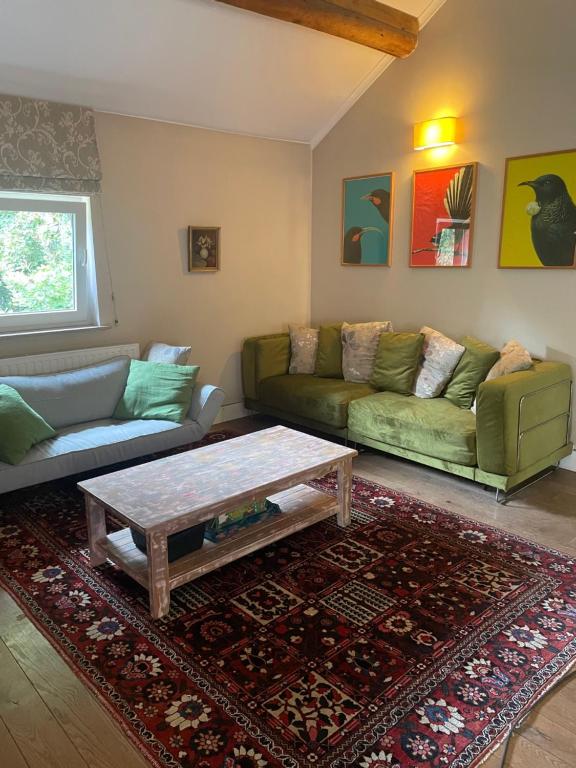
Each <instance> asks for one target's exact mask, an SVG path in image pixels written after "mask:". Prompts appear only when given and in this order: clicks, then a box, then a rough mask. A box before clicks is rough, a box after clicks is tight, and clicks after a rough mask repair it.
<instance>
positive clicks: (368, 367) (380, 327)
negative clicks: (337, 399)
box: [342, 320, 393, 384]
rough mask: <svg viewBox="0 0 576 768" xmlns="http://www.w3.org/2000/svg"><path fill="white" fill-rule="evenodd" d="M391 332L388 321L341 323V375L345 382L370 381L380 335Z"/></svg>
mask: <svg viewBox="0 0 576 768" xmlns="http://www.w3.org/2000/svg"><path fill="white" fill-rule="evenodd" d="M392 330H393V328H392V323H391V322H390V320H384V321H383V322H379V323H342V373H343V375H344V379H345V380H346V381H354V382H357V383H360V384H364V383H366V382H368V381H370V379H371V377H372V371H373V369H374V360H375V358H376V351H377V349H378V342H379V341H380V334H382V333H389V332H391V331H392Z"/></svg>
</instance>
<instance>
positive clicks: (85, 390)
mask: <svg viewBox="0 0 576 768" xmlns="http://www.w3.org/2000/svg"><path fill="white" fill-rule="evenodd" d="M129 368H130V358H129V357H127V356H122V357H115V358H113V359H112V360H104V361H103V362H101V363H96V364H95V365H88V366H86V367H85V368H77V369H75V370H73V371H63V372H62V373H48V374H40V375H36V376H2V377H0V384H7V385H8V386H9V387H13V388H14V389H15V390H16V391H17V392H19V393H20V395H21V396H22V398H23V399H24V400H25V401H26V402H27V403H28V405H29V406H30V407H31V408H33V409H34V410H35V411H36V413H38V414H40V416H42V418H43V419H44V420H45V421H46V422H48V424H50V426H51V427H53V428H54V429H62V428H63V427H70V426H72V425H73V424H82V423H83V422H85V421H96V420H97V419H109V418H110V417H111V416H112V414H113V413H114V409H115V408H116V405H117V404H118V401H119V400H120V398H121V396H122V392H123V391H124V387H125V386H126V381H127V379H128V370H129Z"/></svg>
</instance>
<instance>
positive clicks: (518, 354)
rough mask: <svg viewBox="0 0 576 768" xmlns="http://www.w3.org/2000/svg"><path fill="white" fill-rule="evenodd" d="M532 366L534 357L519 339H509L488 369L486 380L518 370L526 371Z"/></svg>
mask: <svg viewBox="0 0 576 768" xmlns="http://www.w3.org/2000/svg"><path fill="white" fill-rule="evenodd" d="M531 367H532V357H531V356H530V352H528V350H527V349H525V348H524V347H523V346H522V344H520V342H519V341H509V342H508V343H507V344H505V345H504V346H503V347H502V349H501V350H500V360H498V361H497V362H496V363H494V365H493V366H492V368H490V370H489V371H488V375H487V376H486V379H485V381H490V380H491V379H497V378H499V377H500V376H507V375H508V374H509V373H515V372H516V371H526V370H528V368H531Z"/></svg>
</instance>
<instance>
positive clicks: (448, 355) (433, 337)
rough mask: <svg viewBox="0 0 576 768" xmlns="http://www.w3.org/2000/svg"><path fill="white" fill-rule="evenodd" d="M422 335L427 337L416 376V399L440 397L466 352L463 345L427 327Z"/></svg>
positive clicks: (421, 330)
mask: <svg viewBox="0 0 576 768" xmlns="http://www.w3.org/2000/svg"><path fill="white" fill-rule="evenodd" d="M420 333H423V334H424V336H425V339H424V348H423V355H424V357H423V360H422V363H421V365H420V368H419V369H418V373H417V374H416V382H415V384H414V394H415V395H416V397H426V398H429V397H438V396H439V395H440V394H441V392H442V391H443V389H444V387H445V386H446V384H448V382H449V381H450V379H451V377H452V374H453V373H454V369H455V368H456V366H457V365H458V362H459V361H460V358H461V357H462V355H463V354H464V352H465V351H466V350H465V347H463V346H462V345H461V344H457V343H456V342H455V341H452V339H449V338H448V337H447V336H444V334H443V333H440V332H439V331H435V330H434V329H433V328H428V326H426V325H425V326H424V327H423V328H421V329H420Z"/></svg>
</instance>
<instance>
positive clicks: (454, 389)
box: [444, 336, 500, 408]
mask: <svg viewBox="0 0 576 768" xmlns="http://www.w3.org/2000/svg"><path fill="white" fill-rule="evenodd" d="M461 341H462V344H463V346H464V347H465V348H466V351H465V352H464V354H463V355H462V357H461V358H460V362H459V363H458V365H457V366H456V370H455V371H454V374H453V376H452V378H451V380H450V383H449V384H448V386H447V388H446V391H445V392H444V397H445V398H446V400H450V401H451V402H452V403H454V405H458V406H459V407H460V408H471V407H472V403H473V402H474V398H475V397H476V390H477V389H478V387H479V386H480V384H481V383H482V382H483V381H484V379H485V378H486V376H487V374H488V371H489V370H490V369H491V368H492V366H493V365H494V364H495V363H496V362H497V361H498V360H499V359H500V352H499V351H498V350H497V349H495V348H494V347H491V346H490V344H485V343H484V342H483V341H480V340H479V339H475V338H474V336H464V338H463V339H462V340H461Z"/></svg>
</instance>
